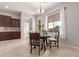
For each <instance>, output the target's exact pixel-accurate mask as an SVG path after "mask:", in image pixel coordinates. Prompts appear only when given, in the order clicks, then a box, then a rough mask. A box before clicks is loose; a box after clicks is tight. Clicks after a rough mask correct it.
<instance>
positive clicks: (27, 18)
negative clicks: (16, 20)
mask: <svg viewBox="0 0 79 59" xmlns="http://www.w3.org/2000/svg"><path fill="white" fill-rule="evenodd" d="M31 19H32V31H34V32H35V30H36V26H35V25H36V24H35V17H34V16H33V15H29V14H27V13H25V12H22V13H21V39H25V38H24V35H25V33H24V23H25V22H28V23H29V21H30V20H31ZM27 29H28V27H27ZM26 32H27V31H26ZM26 36H27V38H28V34H27V35H26Z"/></svg>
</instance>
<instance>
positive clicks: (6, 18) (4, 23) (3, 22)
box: [0, 15, 11, 27]
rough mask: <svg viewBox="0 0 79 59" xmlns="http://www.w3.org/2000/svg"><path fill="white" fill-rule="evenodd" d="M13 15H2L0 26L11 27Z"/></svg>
mask: <svg viewBox="0 0 79 59" xmlns="http://www.w3.org/2000/svg"><path fill="white" fill-rule="evenodd" d="M10 21H11V17H10V16H4V15H0V26H3V27H9V26H10Z"/></svg>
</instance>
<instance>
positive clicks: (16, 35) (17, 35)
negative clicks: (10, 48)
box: [0, 32, 20, 41]
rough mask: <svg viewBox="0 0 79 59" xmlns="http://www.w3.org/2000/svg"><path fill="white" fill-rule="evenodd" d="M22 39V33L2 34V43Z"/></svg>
mask: <svg viewBox="0 0 79 59" xmlns="http://www.w3.org/2000/svg"><path fill="white" fill-rule="evenodd" d="M12 39H20V32H0V41H3V40H12Z"/></svg>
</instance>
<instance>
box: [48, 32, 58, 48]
mask: <svg viewBox="0 0 79 59" xmlns="http://www.w3.org/2000/svg"><path fill="white" fill-rule="evenodd" d="M49 45H50V48H51V46H55V47H58V48H59V31H57V32H55V37H51V38H49Z"/></svg>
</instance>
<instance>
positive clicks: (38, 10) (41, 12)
mask: <svg viewBox="0 0 79 59" xmlns="http://www.w3.org/2000/svg"><path fill="white" fill-rule="evenodd" d="M44 11H45V10H44V9H42V3H41V2H40V8H39V9H37V10H36V14H43V13H44Z"/></svg>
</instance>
